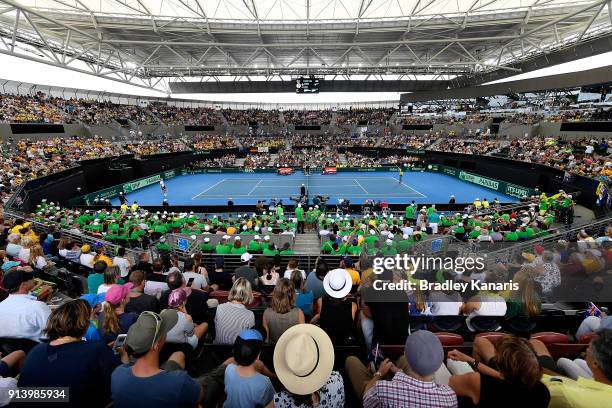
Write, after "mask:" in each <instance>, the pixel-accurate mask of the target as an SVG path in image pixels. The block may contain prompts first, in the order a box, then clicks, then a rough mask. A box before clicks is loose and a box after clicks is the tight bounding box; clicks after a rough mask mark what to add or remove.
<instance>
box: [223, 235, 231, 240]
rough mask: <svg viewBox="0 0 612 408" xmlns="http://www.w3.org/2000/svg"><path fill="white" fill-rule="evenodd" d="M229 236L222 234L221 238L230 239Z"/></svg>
mask: <svg viewBox="0 0 612 408" xmlns="http://www.w3.org/2000/svg"><path fill="white" fill-rule="evenodd" d="M230 238H231V237H230V236H229V235H224V236H223V239H230Z"/></svg>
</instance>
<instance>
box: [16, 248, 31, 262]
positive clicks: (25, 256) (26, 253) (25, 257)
mask: <svg viewBox="0 0 612 408" xmlns="http://www.w3.org/2000/svg"><path fill="white" fill-rule="evenodd" d="M17 258H19V259H21V260H22V261H23V262H29V261H30V248H21V250H20V251H19V254H17Z"/></svg>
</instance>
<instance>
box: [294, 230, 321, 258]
mask: <svg viewBox="0 0 612 408" xmlns="http://www.w3.org/2000/svg"><path fill="white" fill-rule="evenodd" d="M319 247H320V244H319V238H318V236H317V233H316V232H315V231H312V232H306V233H305V234H297V235H296V237H295V244H294V250H295V251H296V252H298V253H313V252H314V253H317V252H319Z"/></svg>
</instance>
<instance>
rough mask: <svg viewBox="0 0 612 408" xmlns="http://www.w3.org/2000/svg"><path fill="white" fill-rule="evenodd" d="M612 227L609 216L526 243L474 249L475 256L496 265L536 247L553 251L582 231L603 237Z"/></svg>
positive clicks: (572, 239) (496, 244) (611, 217)
mask: <svg viewBox="0 0 612 408" xmlns="http://www.w3.org/2000/svg"><path fill="white" fill-rule="evenodd" d="M609 226H612V216H608V217H606V218H604V219H601V220H597V221H594V222H593V223H591V224H588V225H582V226H579V227H573V228H571V227H570V228H567V227H565V228H564V229H563V230H561V231H559V232H557V233H554V234H551V235H547V236H543V237H539V238H534V239H530V240H528V241H524V242H518V243H516V242H508V243H505V242H501V243H495V244H493V245H494V246H489V247H487V248H483V247H472V249H473V251H472V252H473V255H474V256H483V257H485V258H486V259H487V261H488V262H489V263H494V262H497V261H499V260H503V261H511V260H513V259H516V257H517V256H518V255H519V254H521V253H523V252H532V251H533V248H534V246H535V245H540V246H542V247H543V248H544V249H551V248H552V247H553V246H554V245H555V243H557V242H558V241H560V240H565V241H568V242H569V241H574V240H576V237H577V235H578V233H579V232H580V231H582V230H585V229H588V230H589V231H590V232H591V235H592V236H597V235H602V234H604V233H605V230H606V228H607V227H609ZM498 245H501V246H504V247H503V248H497V249H496V248H495V246H498Z"/></svg>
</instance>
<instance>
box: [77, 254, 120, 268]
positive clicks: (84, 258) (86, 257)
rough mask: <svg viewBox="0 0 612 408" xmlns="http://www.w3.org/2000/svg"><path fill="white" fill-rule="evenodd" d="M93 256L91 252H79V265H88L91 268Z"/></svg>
mask: <svg viewBox="0 0 612 408" xmlns="http://www.w3.org/2000/svg"><path fill="white" fill-rule="evenodd" d="M94 256H95V255H93V254H81V256H80V257H79V261H80V262H81V265H85V266H89V267H90V268H91V267H93V259H94ZM113 265H114V264H113Z"/></svg>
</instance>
